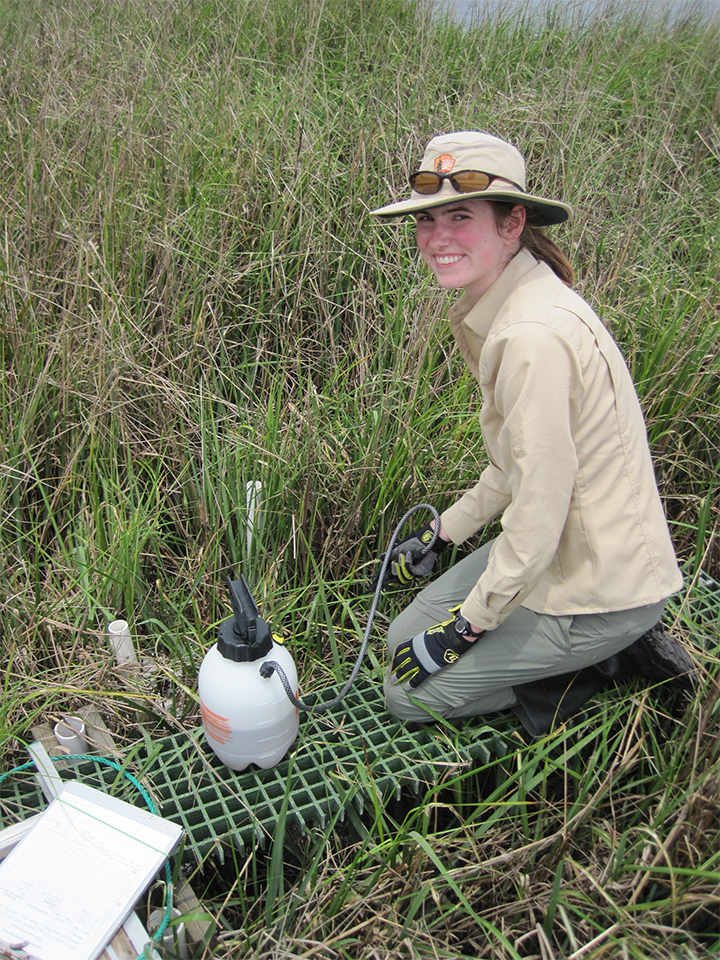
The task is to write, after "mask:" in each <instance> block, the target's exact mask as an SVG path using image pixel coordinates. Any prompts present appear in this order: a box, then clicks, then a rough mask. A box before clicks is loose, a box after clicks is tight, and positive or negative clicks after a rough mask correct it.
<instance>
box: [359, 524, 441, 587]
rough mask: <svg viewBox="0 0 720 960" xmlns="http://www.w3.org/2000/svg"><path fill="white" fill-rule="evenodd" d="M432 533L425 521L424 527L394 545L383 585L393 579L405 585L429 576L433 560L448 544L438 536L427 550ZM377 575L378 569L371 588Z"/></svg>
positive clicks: (433, 532)
mask: <svg viewBox="0 0 720 960" xmlns="http://www.w3.org/2000/svg"><path fill="white" fill-rule="evenodd" d="M434 535H435V531H434V530H433V528H432V527H431V526H430V524H429V523H427V524H425V526H424V527H418V529H417V530H413V532H412V533H411V534H410V536H409V537H408V538H407V540H403V541H402V543H400V544H398V546H397V547H395V549H394V550H393V552H392V553H391V554H390V563H389V565H388V568H387V571H386V573H385V583H384V584H383V587H387V586H388V584H389V583H392V582H393V581H396V582H397V583H399V584H401V585H402V586H403V587H407V586H410V585H411V584H412V583H414V582H415V580H424V579H425V577H429V576H430V574H431V573H432V571H433V567H434V566H435V561H436V560H437V558H438V557H439V556H440V554H441V553H442V552H443V550H444V549H445V547H447V546H448V541H447V540H441V539H440V537H438V538H437V540H436V541H435V543H434V544H433V545H432V549H430V550H428V548H427V545H428V544H429V543H430V541H431V540H432V538H433V536H434ZM379 576H380V571H376V573H375V574H374V576H373V579H372V584H371V589H375V587H377V581H378V577H379Z"/></svg>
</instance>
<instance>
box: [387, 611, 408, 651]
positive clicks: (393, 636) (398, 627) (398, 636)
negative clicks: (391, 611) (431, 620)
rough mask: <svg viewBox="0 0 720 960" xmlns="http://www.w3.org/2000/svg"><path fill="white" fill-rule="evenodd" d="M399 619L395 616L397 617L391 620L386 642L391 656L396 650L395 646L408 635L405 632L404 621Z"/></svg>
mask: <svg viewBox="0 0 720 960" xmlns="http://www.w3.org/2000/svg"><path fill="white" fill-rule="evenodd" d="M398 621H399V618H398V617H395V619H394V620H392V621H391V622H390V625H389V627H388V631H387V637H386V643H387V647H388V653H389V654H390V656H391V657H392V655H393V653H394V652H395V647H396V646H397V645H398V644H399V643H400V641H401V640H407V637H406V636H405V635H404V633H403V629H402V622H398Z"/></svg>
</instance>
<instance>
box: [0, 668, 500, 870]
mask: <svg viewBox="0 0 720 960" xmlns="http://www.w3.org/2000/svg"><path fill="white" fill-rule="evenodd" d="M340 689H341V687H336V688H329V689H327V690H323V691H321V692H320V693H319V694H318V695H317V697H316V698H313V697H312V696H309V697H308V698H307V700H308V701H309V702H310V703H313V702H318V703H323V702H327V701H329V700H332V699H333V698H334V697H335V696H336V695H337V693H338V692H339V690H340ZM497 721H498V722H497V723H496V724H495V725H494V726H493V727H489V726H487V725H483V724H480V723H478V722H475V723H469V724H468V723H466V724H463V725H461V727H460V728H458V729H455V728H454V727H452V726H443V727H440V726H434V725H432V726H430V725H428V726H416V727H413V729H412V730H411V729H409V728H407V727H406V726H405V725H404V724H402V723H400V722H399V721H397V720H395V719H394V718H393V717H391V716H390V715H389V714H388V713H387V710H386V709H385V703H384V700H383V696H382V689H381V687H380V685H379V684H378V683H377V682H376V681H373V680H370V679H368V678H367V677H360V678H358V680H357V682H356V683H355V685H354V687H353V688H352V690H351V691H350V692H349V693H348V694H347V696H346V697H345V699H344V700H343V701H342V703H341V704H340V705H339V706H338V707H336V708H335V709H334V711H333V712H332V713H328V714H321V715H318V716H317V717H312V716H311V715H307V714H306V715H301V722H300V731H299V734H298V739H297V740H296V742H295V744H294V745H293V746H292V748H291V749H290V752H289V754H288V756H287V757H285V759H283V760H282V761H281V762H280V763H279V764H278V766H276V767H274V768H272V769H270V770H258V769H255V768H254V767H249V768H248V769H247V770H243V771H241V772H235V771H233V770H229V769H228V768H227V767H225V766H224V765H223V764H222V763H221V762H220V761H219V760H218V759H217V757H216V756H215V754H214V753H213V752H212V751H211V750H210V748H209V747H208V746H207V745H206V743H205V738H204V736H203V733H202V729H201V728H200V729H198V730H195V731H191V732H190V733H181V734H176V735H174V736H171V737H167V738H165V739H163V740H160V741H157V742H155V744H154V745H153V748H152V753H151V758H148V756H147V753H145V751H139V752H137V753H135V755H134V756H133V763H132V770H133V772H134V773H135V774H136V775H139V776H140V777H141V780H142V783H143V785H144V786H145V787H146V788H147V789H148V790H149V792H150V794H151V795H152V797H153V800H154V801H155V803H156V805H157V806H158V808H159V810H160V812H161V814H162V816H164V817H166V818H168V819H169V820H172V821H174V822H175V823H178V824H179V825H180V826H182V828H183V830H184V831H185V834H186V845H185V850H186V853H190V852H192V854H193V855H194V857H195V859H196V860H197V861H198V862H200V861H201V860H202V859H203V858H204V857H205V856H207V854H208V853H210V852H213V851H214V852H215V854H216V855H217V856H219V858H220V859H221V860H222V859H223V858H224V852H223V846H222V845H223V843H227V842H232V843H233V844H234V845H235V846H236V847H237V848H238V849H239V850H240V851H241V852H243V851H244V850H245V849H246V848H252V847H253V846H254V845H255V844H256V843H257V842H259V843H260V844H261V845H262V846H264V845H265V842H266V840H267V839H268V838H269V837H272V835H273V832H274V830H275V826H276V824H277V822H278V820H279V819H280V817H281V816H282V815H283V814H282V810H283V805H284V803H287V809H286V811H285V823H286V825H288V826H290V827H294V828H296V829H297V830H299V831H300V832H301V833H305V832H307V831H308V830H309V829H310V828H311V827H312V826H314V825H318V826H320V827H323V826H324V825H325V823H326V822H327V819H328V817H329V816H332V815H333V814H336V813H338V814H339V815H340V817H341V818H342V817H343V815H344V811H345V810H346V809H347V807H348V804H350V803H352V804H353V806H354V808H355V809H356V810H357V811H358V812H359V813H362V812H363V809H364V807H365V805H366V804H367V803H369V802H371V801H372V798H373V794H375V795H376V796H380V797H387V796H389V795H391V794H394V795H395V796H396V797H399V796H400V793H401V791H402V789H403V787H408V788H410V789H411V790H412V791H413V792H415V793H417V792H418V791H419V790H420V787H421V785H427V784H433V783H436V782H437V781H438V779H439V778H440V777H441V776H442V775H443V774H444V773H446V772H447V771H448V769H451V768H455V769H457V768H458V767H462V766H468V765H470V764H472V763H473V762H478V761H479V762H487V761H488V760H489V759H490V757H491V756H493V755H494V756H498V755H499V754H502V753H504V752H505V747H504V743H505V735H504V733H507V732H510V731H511V730H513V729H515V727H516V725H517V724H516V721H515V719H514V717H510V716H509V715H508V716H505V717H501V718H497ZM138 771H139V773H138ZM75 775H77V776H78V777H79V778H81V779H83V781H84V782H86V783H90V784H91V785H95V786H98V787H100V788H101V789H104V790H106V791H110V790H112V791H113V792H115V793H119V795H120V796H122V797H123V799H125V800H127V801H128V802H131V803H142V801H141V800H140V798H139V797H138V795H137V793H136V792H135V791H134V788H133V787H132V786H131V785H129V784H127V781H125V780H124V778H120V777H119V775H118V773H117V771H115V770H113V769H111V768H107V767H103V766H99V765H97V764H95V763H94V762H92V761H88V762H84V763H81V764H79V765H78V766H76V767H74V768H72V769H71V770H64V771H63V772H62V774H61V776H63V778H66V779H67V778H70V777H74V776H75ZM6 784H8V787H7V789H6V787H5V784H4V785H3V791H2V794H0V816H2V818H3V819H5V818H7V820H8V822H15V821H16V820H18V819H24V818H25V817H27V816H29V815H31V814H33V813H36V812H37V811H38V810H40V809H43V807H44V801H43V798H42V794H41V792H40V790H39V787H37V785H36V784H35V783H34V781H33V780H32V778H28V777H16V778H12V779H11V780H9V781H6Z"/></svg>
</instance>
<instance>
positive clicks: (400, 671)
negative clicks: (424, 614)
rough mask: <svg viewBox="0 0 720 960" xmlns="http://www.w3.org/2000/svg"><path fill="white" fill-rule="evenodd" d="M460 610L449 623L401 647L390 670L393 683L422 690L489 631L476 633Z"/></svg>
mask: <svg viewBox="0 0 720 960" xmlns="http://www.w3.org/2000/svg"><path fill="white" fill-rule="evenodd" d="M459 610H460V607H459V606H457V607H454V608H453V609H452V610H450V613H451V617H450V619H449V620H445V621H444V622H443V623H438V624H436V625H435V626H434V627H430V629H429V630H426V631H425V632H424V633H419V634H418V635H417V636H416V637H411V639H410V640H402V641H401V642H400V643H399V644H398V645H397V647H396V648H395V653H394V654H393V659H392V666H391V669H390V674H391V678H392V682H393V683H403V684H406V685H407V686H409V687H412V688H414V687H419V686H420V684H421V683H423V682H424V681H425V680H427V678H428V677H430V676H432V674H434V673H437V672H438V670H442V668H443V667H447V666H449V665H450V664H451V663H455V661H456V660H457V659H458V658H459V657H461V656H462V655H463V654H464V653H466V652H467V651H468V650H469V649H470V647H471V646H472V645H473V643H474V642H475V641H476V640H477V639H478V637H481V636H482V634H483V633H484V632H485V631H484V630H481V631H480V632H479V633H473V631H472V630H471V628H470V624H469V623H468V622H467V620H465V618H464V617H461V616H460V614H459Z"/></svg>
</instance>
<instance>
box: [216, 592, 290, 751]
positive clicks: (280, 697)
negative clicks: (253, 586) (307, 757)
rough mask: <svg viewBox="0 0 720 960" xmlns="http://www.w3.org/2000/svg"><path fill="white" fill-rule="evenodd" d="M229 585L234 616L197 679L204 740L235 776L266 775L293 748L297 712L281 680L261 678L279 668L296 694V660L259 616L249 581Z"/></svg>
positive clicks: (277, 678)
mask: <svg viewBox="0 0 720 960" xmlns="http://www.w3.org/2000/svg"><path fill="white" fill-rule="evenodd" d="M227 584H228V589H229V591H230V602H231V603H232V607H233V611H234V616H233V617H230V618H229V619H227V620H224V621H223V622H222V623H221V624H220V629H219V631H218V639H217V643H216V644H214V645H213V647H212V648H211V649H210V650H209V651H208V653H207V654H206V656H205V659H204V660H203V662H202V665H201V667H200V673H199V675H198V691H199V693H200V707H201V710H202V722H203V727H204V729H205V737H206V739H207V742H208V744H209V745H210V747H212V749H213V751H214V752H215V753H216V754H217V756H218V757H219V758H220V760H222V762H223V763H224V764H225V765H226V766H228V767H230V768H231V769H232V770H244V769H245V768H246V767H247V766H248V765H249V764H250V763H255V764H257V766H259V767H263V768H265V769H267V768H269V767H274V766H275V764H276V763H279V761H280V760H282V758H283V757H284V756H285V754H286V753H287V751H288V748H289V747H290V746H291V745H292V744H293V743H294V741H295V737H296V736H297V732H298V711H297V708H296V707H295V706H294V705H293V704H292V703H291V702H290V700H288V698H287V696H286V693H285V689H284V687H283V684H282V683H281V680H280V677H279V676H276V675H273V676H269V677H267V678H266V677H263V676H262V674H261V673H260V668H261V667H262V665H263V664H264V663H265V662H266V661H268V660H270V661H273V662H275V661H277V662H279V663H281V664H282V667H283V670H284V672H285V674H286V675H287V678H288V681H289V682H290V684H291V686H292V689H293V690H297V671H296V670H295V663H294V662H293V658H292V657H291V656H290V654H289V653H288V651H287V650H286V649H285V648H284V647H282V646H280V645H279V644H278V643H276V642H275V641H274V640H273V638H272V636H271V633H270V628H269V627H268V625H267V623H266V622H265V621H264V620H263V619H262V617H260V616H258V609H257V607H256V606H255V601H254V600H253V598H252V596H251V595H250V590H249V589H248V585H247V583H246V581H245V578H244V577H242V576H241V577H240V579H239V580H235V581H232V580H230V578H228V580H227Z"/></svg>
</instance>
